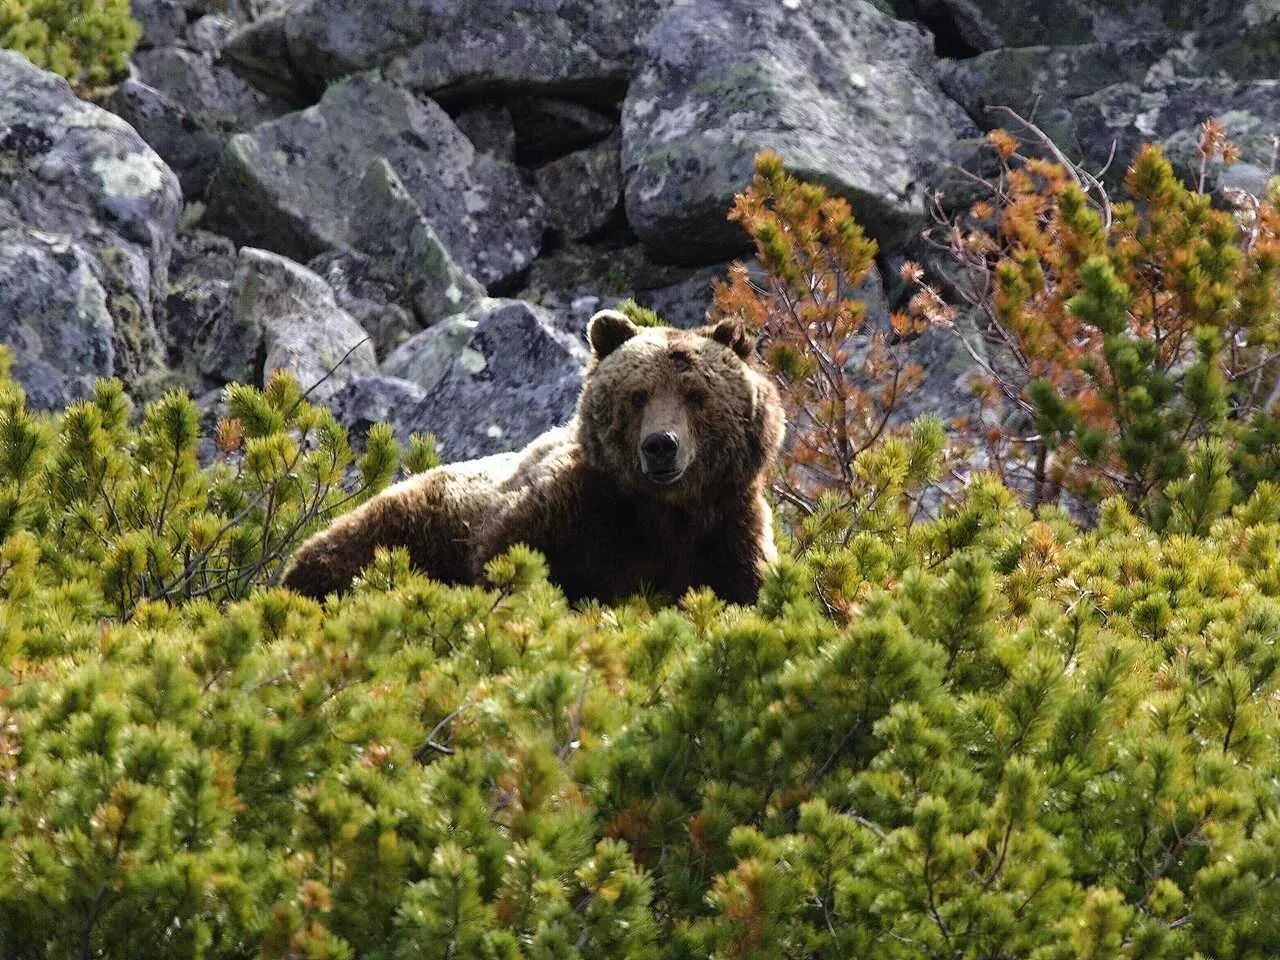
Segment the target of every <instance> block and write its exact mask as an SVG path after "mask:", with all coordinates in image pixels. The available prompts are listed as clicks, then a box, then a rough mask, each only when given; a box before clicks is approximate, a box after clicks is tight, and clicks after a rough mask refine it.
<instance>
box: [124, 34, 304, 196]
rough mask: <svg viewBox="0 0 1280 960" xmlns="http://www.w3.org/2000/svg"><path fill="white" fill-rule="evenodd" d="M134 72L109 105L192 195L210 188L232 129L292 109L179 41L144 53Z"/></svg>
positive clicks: (236, 129) (188, 194)
mask: <svg viewBox="0 0 1280 960" xmlns="http://www.w3.org/2000/svg"><path fill="white" fill-rule="evenodd" d="M134 74H135V76H134V77H133V78H131V79H128V80H126V81H124V82H123V83H122V84H120V86H119V87H118V88H117V89H116V92H115V93H114V94H113V95H112V97H111V98H110V100H109V101H108V106H109V107H110V108H111V110H112V111H113V112H115V113H116V114H118V115H119V116H120V117H122V118H123V119H124V120H126V121H127V122H128V123H129V124H130V125H131V126H133V127H134V129H136V130H137V131H138V132H139V133H140V134H142V137H143V139H145V140H146V141H147V143H149V144H150V145H151V146H152V147H153V148H154V149H155V151H156V152H157V153H158V154H160V156H161V157H162V158H163V159H164V161H165V162H166V163H167V164H168V165H169V166H170V167H171V168H172V169H173V170H174V171H175V172H176V173H177V174H178V177H179V179H180V180H181V182H182V192H183V195H184V196H185V197H186V198H187V199H188V200H192V199H196V198H198V197H200V196H202V195H203V194H204V191H205V188H206V187H207V186H208V183H209V179H210V178H211V177H212V176H213V172H214V170H216V169H217V166H218V163H219V161H220V160H221V159H222V153H223V150H224V149H225V147H226V141H227V139H228V138H229V137H230V136H231V134H233V133H235V132H236V131H238V130H242V129H246V128H247V127H249V126H252V125H253V124H255V123H259V122H261V121H263V120H266V119H269V118H271V117H275V116H279V115H280V114H282V113H284V112H285V111H286V110H287V109H288V108H287V106H286V105H285V104H284V103H282V102H281V101H279V100H273V99H272V98H270V97H267V96H266V95H265V94H263V93H261V92H259V91H257V90H255V89H253V88H252V87H250V86H249V85H248V84H247V83H245V82H244V81H243V80H242V79H240V78H239V77H238V76H236V75H235V74H234V73H232V72H231V70H229V69H228V68H227V67H225V66H223V65H221V64H219V63H215V62H213V61H211V60H210V59H209V58H208V57H206V56H204V55H202V54H198V53H192V52H191V51H189V50H182V49H180V48H177V47H166V48H161V49H157V50H147V51H143V52H142V53H139V54H138V55H137V56H136V57H135V58H134Z"/></svg>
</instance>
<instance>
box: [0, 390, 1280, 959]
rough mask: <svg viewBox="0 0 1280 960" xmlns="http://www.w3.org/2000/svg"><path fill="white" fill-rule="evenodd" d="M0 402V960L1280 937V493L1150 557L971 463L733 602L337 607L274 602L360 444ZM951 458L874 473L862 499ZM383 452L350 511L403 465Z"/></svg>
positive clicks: (1122, 528)
mask: <svg viewBox="0 0 1280 960" xmlns="http://www.w3.org/2000/svg"><path fill="white" fill-rule="evenodd" d="M0 395H2V396H3V404H2V405H0V492H2V495H3V504H4V509H3V527H2V528H0V955H2V956H4V957H6V958H13V960H26V958H55V957H56V958H62V957H67V956H74V957H81V958H94V957H137V956H146V957H156V958H163V957H184V958H187V957H193V956H199V957H205V958H245V957H255V956H259V957H268V958H270V957H277V958H301V957H309V958H346V957H360V958H389V960H395V958H409V957H414V958H420V957H421V958H472V957H475V958H502V960H520V958H524V960H551V958H557V960H559V958H599V960H616V958H635V960H642V958H654V960H658V958H669V960H677V958H694V957H715V958H730V957H738V958H746V957H750V958H757V960H765V958H788V960H790V958H794V960H801V958H804V960H810V958H815V960H816V958H831V960H837V958H846V957H851V956H868V957H884V958H897V957H901V958H919V957H939V958H941V957H946V958H955V957H966V958H994V957H1034V958H1037V960H1057V958H1064V960H1065V958H1085V957H1135V958H1136V957H1149V958H1184V957H1190V956H1195V955H1197V954H1199V955H1203V956H1213V957H1216V958H1223V960H1225V958H1246V957H1257V956H1262V955H1265V954H1266V953H1267V952H1268V951H1269V950H1271V949H1272V948H1273V945H1274V944H1275V943H1276V942H1277V940H1278V939H1280V789H1278V788H1277V783H1280V760H1278V759H1277V757H1278V756H1280V753H1278V752H1277V750H1276V746H1277V738H1278V735H1280V723H1278V722H1277V717H1276V709H1277V703H1278V702H1280V699H1278V697H1280V695H1278V689H1280V674H1278V670H1280V654H1278V652H1277V644H1276V641H1277V637H1278V636H1280V560H1277V550H1276V547H1277V543H1278V542H1280V489H1277V488H1276V487H1275V486H1273V485H1272V484H1271V483H1269V482H1265V481H1264V482H1260V483H1258V484H1257V485H1256V487H1255V489H1254V490H1253V493H1252V494H1251V496H1250V497H1249V498H1248V499H1247V500H1246V501H1245V502H1244V503H1242V504H1240V505H1238V506H1236V507H1235V508H1232V509H1228V508H1227V506H1226V505H1225V503H1223V502H1221V501H1219V500H1217V499H1213V498H1207V499H1205V500H1203V501H1200V507H1201V513H1200V522H1198V523H1197V524H1195V525H1194V526H1193V527H1189V528H1188V529H1187V530H1186V531H1185V532H1184V533H1179V534H1165V535H1157V534H1156V533H1154V532H1153V531H1152V530H1151V529H1150V528H1149V527H1148V526H1147V525H1146V524H1145V523H1144V522H1143V521H1142V520H1140V519H1139V518H1138V517H1137V516H1136V515H1135V514H1134V512H1133V511H1131V510H1130V508H1129V507H1128V506H1127V504H1126V503H1125V502H1124V500H1123V499H1112V500H1110V501H1108V502H1107V503H1106V504H1105V505H1104V507H1103V509H1102V511H1101V519H1100V523H1099V524H1098V526H1097V528H1096V529H1094V530H1091V531H1081V530H1080V529H1078V528H1077V527H1076V526H1075V525H1073V524H1072V523H1071V522H1070V521H1069V520H1068V519H1067V518H1066V517H1065V515H1063V514H1061V513H1059V512H1057V511H1056V510H1054V509H1053V508H1049V507H1046V508H1044V509H1042V510H1041V511H1040V512H1039V515H1038V516H1033V515H1032V514H1031V513H1030V512H1028V510H1027V509H1026V508H1024V507H1022V506H1020V505H1019V503H1018V500H1017V498H1016V497H1015V496H1014V495H1013V494H1012V493H1010V492H1009V491H1008V490H1007V489H1006V488H1005V487H1003V486H1002V485H1001V484H1000V483H999V482H998V480H997V479H996V478H994V477H991V476H978V477H975V478H974V479H973V480H972V482H971V483H970V484H969V485H968V486H967V488H966V489H965V490H964V491H963V493H962V495H961V496H960V497H959V498H958V499H957V501H956V502H955V503H954V504H953V505H952V506H950V507H948V508H946V509H945V510H944V511H943V512H942V513H941V515H940V516H939V517H937V518H936V519H933V520H928V521H923V522H917V523H914V524H912V523H909V522H908V520H909V517H908V515H907V513H906V512H905V511H903V510H900V509H897V508H882V507H881V506H880V505H879V504H877V505H873V506H871V507H869V508H867V509H848V508H846V509H843V510H836V509H832V510H831V511H830V512H829V513H828V515H827V516H826V519H825V520H824V521H823V522H824V523H825V526H824V527H821V529H820V530H819V531H818V532H819V533H820V534H821V535H820V536H819V535H815V537H814V539H813V540H812V541H811V542H810V548H809V549H807V550H805V551H804V552H803V553H802V554H801V555H800V556H799V557H796V558H789V559H784V560H783V561H782V562H781V563H780V564H779V565H778V566H777V567H776V569H775V570H774V571H773V572H772V574H771V575H770V576H769V578H768V580H767V582H766V584H765V587H764V589H763V591H762V594H761V597H760V601H759V603H758V605H757V606H756V607H755V608H752V609H744V608H737V607H726V606H725V605H724V604H722V603H721V602H719V601H718V600H717V599H716V598H715V597H713V596H712V595H710V594H708V593H705V592H696V593H691V594H690V595H688V596H686V597H685V598H683V600H682V601H681V603H680V604H679V606H678V607H676V608H669V609H652V608H650V607H649V606H648V605H646V603H645V602H644V601H642V600H639V599H637V600H635V601H633V602H632V603H630V604H627V605H623V606H620V607H617V608H613V609H604V608H599V607H595V606H587V607H586V608H584V609H581V610H578V611H572V610H569V609H568V608H567V607H566V605H565V602H564V600H563V598H562V597H561V595H560V594H559V592H558V591H557V590H556V589H555V588H554V587H553V586H552V585H550V584H548V583H547V582H546V579H545V568H544V567H543V564H542V562H541V560H540V558H538V557H537V556H536V555H535V554H532V553H530V552H528V551H525V550H523V549H520V548H516V549H513V550H512V551H511V552H510V553H509V554H507V555H506V556H504V557H501V558H499V559H498V560H496V561H494V563H493V564H492V565H491V566H490V569H489V575H490V581H491V582H490V585H489V586H488V587H487V588H485V589H480V588H465V589H463V588H447V587H444V586H442V585H440V584H437V583H434V582H431V581H428V580H426V579H425V578H423V577H421V576H419V575H416V574H413V573H411V572H410V571H409V569H408V565H407V559H406V557H405V555H404V554H403V553H398V552H397V553H384V554H382V555H380V556H379V558H378V559H377V561H376V562H375V564H374V565H373V566H372V567H371V568H370V569H369V570H367V571H366V573H365V575H364V576H363V578H362V580H361V581H360V583H359V584H358V587H357V589H356V591H355V592H354V594H353V595H351V596H349V597H347V598H345V599H344V600H342V601H340V602H339V601H335V602H333V603H331V604H330V605H328V606H325V607H321V606H319V605H317V604H315V603H312V602H311V601H307V600H303V599H301V598H299V597H297V596H294V595H292V594H290V593H288V592H286V591H283V590H280V589H273V588H271V587H270V580H271V579H272V576H273V573H274V571H275V569H276V568H277V565H278V562H279V559H280V557H281V556H282V555H283V553H282V551H283V550H285V549H286V545H287V544H288V543H289V542H291V541H292V540H293V539H294V538H295V537H296V536H297V535H300V534H301V532H302V531H303V530H304V529H305V528H306V527H307V526H308V524H309V523H312V522H318V521H319V519H320V518H321V515H322V513H323V509H328V508H331V507H335V506H337V505H338V504H339V503H340V502H341V500H342V498H344V497H346V496H350V494H348V493H345V492H343V490H344V489H345V488H343V487H342V486H341V485H340V484H338V483H337V481H338V479H339V474H342V473H344V470H345V466H346V465H347V464H348V463H349V461H350V452H349V451H348V450H347V447H346V443H345V438H343V437H342V435H341V431H340V430H337V429H336V428H335V427H334V426H333V425H332V423H331V421H330V419H329V418H328V416H327V415H326V414H323V413H321V412H319V411H316V410H314V409H312V408H311V407H310V406H309V405H307V404H306V403H305V401H304V400H303V399H302V398H301V397H300V395H299V393H298V391H297V388H296V387H295V386H293V385H292V384H290V383H289V382H288V381H286V380H283V379H282V380H277V381H273V383H272V384H271V385H270V386H269V387H268V388H267V389H266V390H265V391H263V392H257V391H251V390H247V389H245V388H234V389H233V390H232V391H231V393H230V395H229V397H228V400H229V403H230V406H231V410H232V413H233V414H234V419H232V420H227V421H224V422H223V424H222V425H221V426H220V427H219V429H218V430H217V432H216V436H215V437H214V439H215V440H216V442H217V447H218V449H219V450H220V453H219V456H218V458H217V461H216V462H215V464H214V465H213V466H212V467H210V468H207V469H200V468H198V467H197V465H196V463H195V459H194V450H195V449H196V447H195V442H196V440H197V436H196V435H197V433H198V430H197V427H196V421H195V418H194V412H193V410H192V408H191V407H190V405H189V403H188V402H187V401H185V400H183V399H181V398H177V397H168V398H164V399H162V400H161V401H158V402H157V403H156V404H154V405H153V406H152V407H150V408H148V410H146V411H145V412H144V413H143V415H142V417H141V420H140V423H139V425H138V426H137V427H133V426H130V425H129V417H127V416H126V414H125V409H124V406H123V404H122V401H121V397H120V393H119V389H118V387H117V386H116V385H113V384H106V385H104V386H103V387H102V388H101V389H100V390H99V393H98V396H97V398H96V399H95V400H94V401H92V402H90V403H87V404H84V405H81V406H79V407H75V408H72V409H70V410H68V411H66V412H65V413H63V414H62V415H61V416H59V417H57V418H56V419H40V418H37V417H34V416H32V415H29V414H27V413H26V412H25V410H24V408H23V402H22V398H21V394H20V392H19V391H18V390H17V388H16V387H15V386H14V385H13V384H12V383H10V382H8V381H5V383H4V385H3V387H0ZM936 426H937V425H936V424H935V425H934V427H933V428H930V427H925V428H918V430H917V434H916V435H915V437H914V438H908V439H905V440H902V439H900V440H897V441H894V442H893V443H889V444H887V445H886V446H883V447H880V448H876V449H874V450H872V451H870V452H869V453H868V454H865V455H864V456H863V458H862V462H863V466H862V468H861V469H862V471H863V475H864V477H865V482H866V483H867V484H868V485H869V486H870V487H874V488H879V489H883V490H885V491H888V493H886V495H885V496H884V498H883V502H884V503H893V502H896V501H895V497H910V496H912V495H914V494H916V493H918V492H919V486H920V485H921V484H922V483H924V482H925V480H926V478H927V476H928V475H929V473H930V467H929V464H928V462H927V461H930V460H933V461H935V462H936V459H937V456H938V455H939V452H938V450H937V444H936V443H934V442H933V441H932V440H930V439H929V435H930V434H931V432H932V431H933V430H934V429H935V428H936ZM371 437H372V439H371V449H370V450H369V451H368V452H366V453H365V454H364V458H363V460H361V461H360V466H359V468H358V469H357V470H356V471H355V473H354V474H352V479H353V481H354V483H355V484H356V485H357V486H358V487H359V488H360V489H373V488H375V487H377V486H378V485H379V484H380V483H382V482H385V480H386V479H387V478H388V477H389V476H390V475H391V474H392V472H393V471H394V468H395V463H396V460H395V451H394V450H393V449H391V444H390V441H389V438H387V437H383V436H382V435H380V434H378V433H376V432H375V433H374V434H372V435H371ZM931 451H932V452H931ZM418 453H419V454H421V456H422V457H425V453H424V452H423V450H422V448H421V447H420V448H418ZM913 458H914V459H915V460H917V461H922V462H923V465H920V464H917V465H916V466H914V467H913V466H912V460H913ZM417 465H419V466H421V465H425V464H417ZM255 501H256V505H254V506H253V508H252V509H249V505H250V504H254V503H255ZM821 515H822V511H819V513H818V514H815V515H814V516H815V518H817V517H820V516H821ZM305 517H310V519H303V518H305ZM229 518H238V519H237V522H236V523H235V524H233V525H232V530H231V531H229V532H228V533H226V534H225V535H224V536H223V538H222V539H221V540H219V539H218V538H217V536H216V534H217V532H218V531H219V530H221V529H222V527H223V526H225V525H226V521H227V519H229ZM815 522H816V519H815ZM841 522H843V527H842V526H841V525H840V524H841ZM241 531H247V532H245V533H242V532H241ZM211 544H221V545H220V546H214V547H212V548H211V547H210V545H211ZM190 570H194V571H196V572H195V573H194V574H193V575H191V576H188V575H187V571H190ZM206 579H207V582H208V583H209V584H211V585H212V584H215V583H216V584H218V586H217V588H216V589H209V590H205V589H204V585H205V583H206ZM175 583H179V584H181V586H180V587H176V588H175V587H174V584H175ZM196 584H199V587H197V586H196ZM250 587H256V588H257V589H250ZM189 588H190V589H189ZM833 598H835V600H837V601H838V602H834V603H833V602H832V600H833ZM833 613H834V615H832V614H833Z"/></svg>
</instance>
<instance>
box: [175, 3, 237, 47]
mask: <svg viewBox="0 0 1280 960" xmlns="http://www.w3.org/2000/svg"><path fill="white" fill-rule="evenodd" d="M235 29H236V25H235V23H234V22H233V21H232V20H230V19H228V18H227V17H223V16H219V15H218V14H215V13H210V14H206V15H205V16H203V17H201V18H200V19H199V20H197V21H196V22H195V23H193V24H192V25H191V26H190V27H188V28H187V43H189V44H190V45H191V49H193V50H196V51H199V52H200V53H207V54H210V55H215V56H216V55H217V54H219V53H221V52H222V48H223V47H225V46H226V45H227V41H228V40H230V39H231V34H232V33H234V32H235Z"/></svg>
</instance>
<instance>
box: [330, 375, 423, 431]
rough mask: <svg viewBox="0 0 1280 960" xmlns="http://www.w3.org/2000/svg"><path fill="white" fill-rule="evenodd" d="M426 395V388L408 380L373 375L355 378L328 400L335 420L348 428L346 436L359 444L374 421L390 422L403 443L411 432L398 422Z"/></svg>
mask: <svg viewBox="0 0 1280 960" xmlns="http://www.w3.org/2000/svg"><path fill="white" fill-rule="evenodd" d="M425 397H426V391H425V390H423V389H422V388H421V387H419V386H418V385H417V384H414V383H410V382H409V381H408V380H397V379H396V378H395V377H385V376H382V375H381V374H374V375H372V376H367V377H356V378H355V379H354V380H352V381H351V382H349V383H348V384H347V385H346V386H344V387H343V388H342V389H341V390H339V391H338V392H337V393H335V394H334V395H333V396H332V397H330V398H329V399H328V401H327V405H328V407H329V409H330V410H332V411H333V415H334V416H335V417H337V418H338V422H339V423H341V424H342V425H343V426H344V427H346V428H347V436H348V438H349V439H350V440H351V442H352V443H353V444H355V445H356V446H360V445H362V444H363V442H364V439H365V437H367V436H368V434H369V428H370V427H372V426H373V425H374V424H376V423H389V424H391V426H392V428H393V429H394V430H395V432H396V436H397V437H398V438H399V440H400V441H401V442H402V443H404V442H407V441H408V439H409V433H410V432H411V431H407V430H404V429H403V428H402V426H401V421H402V420H403V418H404V415H405V412H406V411H409V410H412V409H413V408H414V407H416V406H417V405H418V404H420V403H421V402H422V400H423V399H424V398H425Z"/></svg>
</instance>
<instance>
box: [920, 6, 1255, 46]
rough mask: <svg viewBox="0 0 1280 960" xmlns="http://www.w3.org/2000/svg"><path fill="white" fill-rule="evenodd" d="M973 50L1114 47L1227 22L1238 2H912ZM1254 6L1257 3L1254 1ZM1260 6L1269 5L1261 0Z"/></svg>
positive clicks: (921, 11)
mask: <svg viewBox="0 0 1280 960" xmlns="http://www.w3.org/2000/svg"><path fill="white" fill-rule="evenodd" d="M916 2H917V8H918V10H919V12H920V13H922V14H924V15H925V16H928V17H931V18H933V19H935V20H936V19H939V18H945V19H947V20H949V21H950V22H951V24H953V26H954V29H955V30H956V31H957V32H958V33H959V35H960V37H961V39H962V40H963V41H964V42H965V43H967V44H968V45H970V46H971V47H973V48H975V49H978V50H994V49H996V48H998V47H1029V46H1036V45H1039V44H1055V45H1059V46H1065V45H1068V44H1078V43H1091V42H1094V41H1104V42H1107V41H1117V40H1124V39H1128V38H1132V37H1134V36H1136V35H1138V34H1143V33H1146V34H1159V33H1169V32H1173V31H1184V30H1192V29H1195V28H1198V27H1201V26H1207V25H1211V24H1217V23H1220V22H1222V21H1223V20H1224V19H1226V18H1229V17H1231V16H1232V15H1233V13H1234V8H1235V7H1236V6H1237V5H1238V4H1239V0H1197V2H1189V0H1125V2H1121V3H1118V2H1116V0H1058V2H1056V3H1044V2H1042V0H916ZM1255 2H1258V0H1255ZM1260 2H1262V3H1266V2H1268V0H1260Z"/></svg>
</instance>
